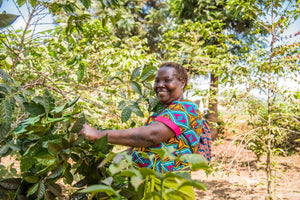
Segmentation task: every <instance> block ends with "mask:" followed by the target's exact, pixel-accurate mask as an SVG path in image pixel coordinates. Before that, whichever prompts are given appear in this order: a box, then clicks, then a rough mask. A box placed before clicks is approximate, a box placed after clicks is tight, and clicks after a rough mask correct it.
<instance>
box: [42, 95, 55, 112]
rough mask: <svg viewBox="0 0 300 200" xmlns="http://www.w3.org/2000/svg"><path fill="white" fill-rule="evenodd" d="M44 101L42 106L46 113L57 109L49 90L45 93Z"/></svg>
mask: <svg viewBox="0 0 300 200" xmlns="http://www.w3.org/2000/svg"><path fill="white" fill-rule="evenodd" d="M42 101H43V103H42V105H43V106H44V108H45V112H46V113H49V112H50V111H51V110H52V109H53V108H54V107H55V104H54V102H55V101H54V99H53V98H52V96H51V94H50V92H49V90H47V89H46V90H45V91H44V93H43V99H42Z"/></svg>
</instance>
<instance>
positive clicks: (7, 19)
mask: <svg viewBox="0 0 300 200" xmlns="http://www.w3.org/2000/svg"><path fill="white" fill-rule="evenodd" d="M18 17H19V16H18V15H13V14H0V28H4V27H6V26H9V25H11V24H12V23H13V22H14V21H15V20H16V19H17V18H18Z"/></svg>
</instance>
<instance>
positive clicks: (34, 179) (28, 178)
mask: <svg viewBox="0 0 300 200" xmlns="http://www.w3.org/2000/svg"><path fill="white" fill-rule="evenodd" d="M24 179H25V181H26V182H28V183H37V182H39V180H40V178H39V177H38V176H25V177H24Z"/></svg>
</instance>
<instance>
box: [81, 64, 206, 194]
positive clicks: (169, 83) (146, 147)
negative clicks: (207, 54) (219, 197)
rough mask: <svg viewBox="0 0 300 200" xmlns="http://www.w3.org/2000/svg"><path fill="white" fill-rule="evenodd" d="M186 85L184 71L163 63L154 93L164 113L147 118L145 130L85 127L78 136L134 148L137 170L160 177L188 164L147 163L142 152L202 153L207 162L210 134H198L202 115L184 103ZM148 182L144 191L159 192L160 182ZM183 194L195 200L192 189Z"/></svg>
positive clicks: (192, 106) (156, 156)
mask: <svg viewBox="0 0 300 200" xmlns="http://www.w3.org/2000/svg"><path fill="white" fill-rule="evenodd" d="M187 82H188V76H187V72H186V69H185V68H183V67H182V66H181V65H179V64H176V63H173V62H167V63H163V64H162V65H161V66H160V67H159V70H158V72H157V74H156V77H155V82H154V86H153V89H154V91H155V93H156V96H157V98H158V100H159V101H160V102H161V103H162V104H163V106H164V110H163V111H162V112H161V113H159V114H157V113H155V114H153V115H152V116H150V117H149V118H148V120H147V123H146V126H143V127H138V128H131V129H124V130H108V131H99V130H97V129H95V128H93V127H90V126H89V125H84V127H83V129H82V130H81V131H80V133H79V134H85V135H86V137H87V138H88V139H89V140H91V141H95V140H97V139H99V138H101V137H103V136H105V135H106V134H107V137H108V142H109V143H112V144H118V145H125V146H130V147H134V148H133V149H132V151H131V154H132V158H133V161H134V162H136V163H137V164H138V165H139V166H140V167H147V168H151V169H153V170H156V171H158V172H162V173H163V172H167V171H174V170H181V169H184V168H186V167H188V165H189V163H187V162H183V161H180V160H170V159H169V158H168V157H166V158H164V159H163V160H162V159H161V158H160V157H159V156H158V155H157V154H154V156H152V158H151V159H149V158H145V157H143V156H142V154H141V152H146V153H147V154H148V155H151V154H153V153H152V152H151V151H152V150H153V149H160V148H162V147H165V148H174V149H175V151H174V153H173V154H174V155H175V156H179V155H184V154H191V153H202V155H203V156H204V157H205V158H206V159H207V160H208V161H209V160H210V134H209V133H207V134H206V135H203V134H201V133H202V128H203V127H202V124H203V123H202V122H203V121H202V116H201V113H200V112H199V111H198V110H197V106H196V105H195V104H194V103H193V102H191V101H189V100H184V99H183V92H184V89H185V87H186V86H187ZM202 136H205V138H202ZM199 141H200V143H201V144H199ZM201 145H202V146H201ZM162 161H163V162H162ZM150 182H151V184H152V185H151V186H149V187H148V188H146V190H149V188H151V189H150V190H155V189H156V188H157V189H159V188H160V187H159V181H158V180H155V178H154V177H153V179H152V180H151V181H150ZM171 182H172V181H170V184H169V185H170V187H173V188H174V182H173V183H171ZM164 186H166V187H168V184H166V183H165V184H164ZM148 192H149V191H148ZM183 192H184V193H185V194H186V199H194V198H195V196H194V191H193V188H192V187H186V188H183ZM166 198H167V197H166Z"/></svg>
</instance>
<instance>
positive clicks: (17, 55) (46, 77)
mask: <svg viewBox="0 0 300 200" xmlns="http://www.w3.org/2000/svg"><path fill="white" fill-rule="evenodd" d="M0 40H1V41H2V42H3V44H4V45H5V46H6V47H7V48H8V49H9V50H10V51H11V52H13V53H14V54H15V55H16V58H18V59H19V60H21V61H22V62H23V63H24V64H25V65H26V66H27V67H29V68H31V69H33V70H34V71H36V72H37V73H38V74H39V75H41V76H42V77H44V78H45V79H47V80H49V81H50V82H51V83H53V85H55V86H56V88H57V91H58V92H59V93H60V94H61V95H62V96H63V97H64V98H65V99H67V97H66V95H65V94H64V92H63V91H62V90H60V89H59V87H58V86H57V84H56V83H55V82H53V81H52V80H51V79H50V78H49V77H48V76H46V75H45V74H43V73H42V72H40V71H39V70H37V69H36V68H34V67H32V66H31V65H29V64H28V63H27V62H26V61H25V60H24V59H23V58H21V57H20V56H19V54H18V53H16V52H15V50H13V49H11V48H10V47H9V46H8V45H7V44H6V43H5V41H3V40H2V39H1V38H0Z"/></svg>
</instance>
